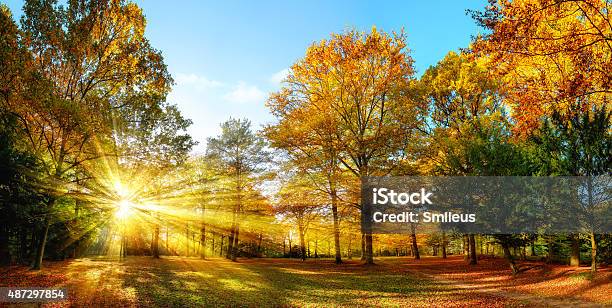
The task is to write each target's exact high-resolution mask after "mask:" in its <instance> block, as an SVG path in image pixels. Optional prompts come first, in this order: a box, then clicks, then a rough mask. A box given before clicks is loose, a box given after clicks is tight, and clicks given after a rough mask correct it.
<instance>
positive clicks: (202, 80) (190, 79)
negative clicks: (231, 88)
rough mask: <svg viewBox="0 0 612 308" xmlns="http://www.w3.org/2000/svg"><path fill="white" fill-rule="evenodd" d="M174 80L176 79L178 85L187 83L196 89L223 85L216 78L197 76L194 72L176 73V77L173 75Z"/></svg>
mask: <svg viewBox="0 0 612 308" xmlns="http://www.w3.org/2000/svg"><path fill="white" fill-rule="evenodd" d="M174 80H175V81H176V84H177V85H179V86H182V85H185V86H186V85H189V86H193V87H195V88H196V89H200V90H203V89H210V88H218V87H221V86H223V83H222V82H220V81H216V80H211V79H208V78H206V77H204V76H199V75H196V74H193V73H192V74H180V73H179V74H176V77H174Z"/></svg>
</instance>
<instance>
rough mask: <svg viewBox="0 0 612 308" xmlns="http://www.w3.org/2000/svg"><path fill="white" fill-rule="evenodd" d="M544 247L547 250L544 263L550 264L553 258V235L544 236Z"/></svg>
mask: <svg viewBox="0 0 612 308" xmlns="http://www.w3.org/2000/svg"><path fill="white" fill-rule="evenodd" d="M546 246H547V248H548V255H547V256H546V263H550V262H552V261H553V259H554V258H555V243H554V235H548V236H546Z"/></svg>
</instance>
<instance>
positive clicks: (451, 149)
mask: <svg viewBox="0 0 612 308" xmlns="http://www.w3.org/2000/svg"><path fill="white" fill-rule="evenodd" d="M486 60H487V59H486V58H478V57H475V56H474V55H473V54H469V53H466V52H462V53H460V54H457V53H455V52H452V51H451V52H449V53H448V54H447V55H446V56H445V57H444V59H442V60H441V61H440V62H439V63H438V64H436V65H435V66H433V67H430V68H429V69H427V71H426V72H425V74H424V75H423V77H422V78H421V80H420V82H419V92H420V97H421V99H423V100H424V101H426V102H427V104H428V107H429V121H427V122H429V123H431V125H429V126H428V127H427V130H426V136H427V137H428V139H429V140H428V141H427V142H426V144H427V146H426V147H425V149H423V150H422V153H423V158H422V159H424V160H425V162H424V163H423V165H424V166H425V168H424V169H425V170H424V172H425V173H426V174H439V175H454V176H457V175H478V173H477V172H475V170H474V166H472V165H471V164H470V163H469V162H468V159H467V158H466V157H462V156H461V154H460V153H461V152H462V151H463V146H464V145H465V142H466V141H468V140H469V139H470V138H472V137H473V134H474V133H479V132H481V131H483V130H486V129H487V127H488V126H491V125H496V123H497V122H502V123H503V122H505V121H507V119H506V118H505V116H504V113H503V107H502V95H501V93H500V92H499V81H498V80H497V79H496V78H495V76H492V75H491V74H490V73H489V71H488V68H487V65H486V64H487V63H486ZM464 154H465V152H464ZM452 160H455V161H454V162H452ZM466 237H467V238H466V248H468V249H466V252H467V254H466V257H467V259H469V261H470V264H476V263H477V262H478V259H477V256H476V245H475V243H476V241H475V238H474V234H469V235H466ZM444 249H445V248H444Z"/></svg>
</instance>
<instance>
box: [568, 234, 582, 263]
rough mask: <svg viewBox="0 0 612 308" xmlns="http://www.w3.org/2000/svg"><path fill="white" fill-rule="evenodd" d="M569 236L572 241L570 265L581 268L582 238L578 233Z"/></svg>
mask: <svg viewBox="0 0 612 308" xmlns="http://www.w3.org/2000/svg"><path fill="white" fill-rule="evenodd" d="M569 236H570V241H571V253H570V265H571V266H580V237H579V235H578V234H576V233H573V234H570V235H569Z"/></svg>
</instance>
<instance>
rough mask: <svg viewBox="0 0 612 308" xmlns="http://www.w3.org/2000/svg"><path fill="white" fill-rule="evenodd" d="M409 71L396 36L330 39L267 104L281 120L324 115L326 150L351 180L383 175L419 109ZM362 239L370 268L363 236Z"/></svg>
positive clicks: (368, 241) (352, 34) (311, 51)
mask: <svg viewBox="0 0 612 308" xmlns="http://www.w3.org/2000/svg"><path fill="white" fill-rule="evenodd" d="M413 74H414V71H413V68H412V59H411V58H410V56H409V55H408V54H407V48H406V39H405V36H404V34H403V33H399V34H396V33H394V34H392V35H389V34H386V33H384V32H379V31H378V30H377V29H376V28H373V29H372V31H371V32H370V33H367V34H366V33H362V32H358V31H355V30H353V31H348V32H346V33H344V34H333V35H332V37H331V39H329V40H323V41H321V42H318V43H315V44H313V45H312V46H311V47H310V48H308V50H307V51H306V55H305V57H304V58H303V59H301V60H299V61H297V62H296V63H295V64H294V65H293V66H292V67H291V70H290V72H289V75H288V76H287V78H286V82H285V84H286V86H285V87H283V89H281V90H280V91H279V92H278V93H276V94H274V95H273V96H272V97H271V99H270V101H269V105H270V106H271V108H272V109H273V110H274V111H275V114H277V115H278V116H279V117H281V119H292V120H290V121H293V119H304V118H309V117H318V118H320V117H322V118H324V119H325V120H324V121H322V122H319V123H325V124H327V125H331V126H332V127H333V128H334V129H333V130H330V131H331V132H332V133H333V138H334V139H333V141H334V142H330V143H328V144H326V146H333V147H336V149H335V153H337V155H336V156H337V160H338V162H339V163H340V164H341V166H342V167H343V168H345V169H346V170H348V171H349V172H351V173H352V174H353V175H355V176H356V177H358V178H360V177H364V176H372V175H384V174H387V173H388V172H389V171H390V169H392V168H393V166H394V162H395V161H396V159H397V157H398V156H401V155H402V154H403V153H402V149H404V148H405V147H406V146H407V140H408V139H409V137H410V136H411V132H413V131H414V130H415V128H416V126H417V118H418V115H419V113H420V107H421V106H419V105H418V104H416V103H415V102H414V101H412V100H410V99H409V97H410V96H409V95H408V92H409V91H410V84H411V82H412V75H413ZM294 115H295V116H294ZM289 123H291V122H289ZM296 124H297V123H296ZM298 126H299V125H298ZM323 136H326V134H323ZM331 158H332V157H329V159H331ZM361 211H362V212H363V213H364V215H368V211H369V209H367V208H361ZM363 238H364V241H365V243H364V245H365V254H364V259H365V261H366V263H368V264H371V263H373V262H374V260H373V251H372V234H371V232H369V231H367V230H366V232H364V234H363Z"/></svg>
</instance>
